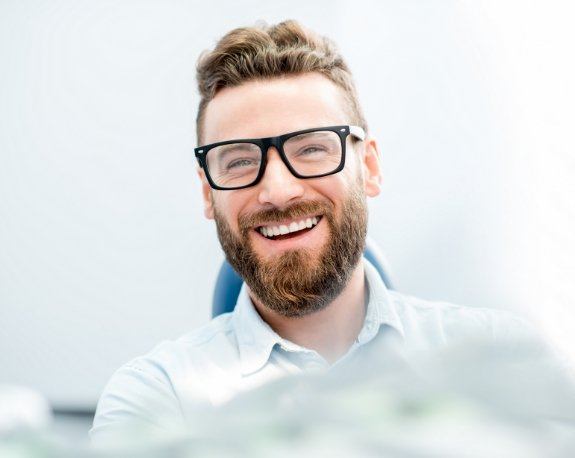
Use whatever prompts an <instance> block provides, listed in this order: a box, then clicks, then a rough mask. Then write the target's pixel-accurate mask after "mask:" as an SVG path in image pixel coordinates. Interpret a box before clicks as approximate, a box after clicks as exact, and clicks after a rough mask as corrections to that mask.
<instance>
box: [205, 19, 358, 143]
mask: <svg viewBox="0 0 575 458" xmlns="http://www.w3.org/2000/svg"><path fill="white" fill-rule="evenodd" d="M309 72H317V73H320V74H322V75H324V76H326V77H327V78H329V79H330V80H331V81H332V82H334V83H335V84H336V85H337V86H339V87H340V88H341V89H343V94H344V96H345V101H346V102H347V103H348V110H349V113H350V115H351V116H352V122H353V123H354V124H356V125H359V126H361V127H363V129H364V130H365V131H366V132H367V123H366V121H365V118H364V116H363V113H362V110H361V107H360V104H359V100H358V97H357V92H356V89H355V85H354V82H353V77H352V75H351V71H350V70H349V67H348V66H347V64H346V63H345V61H344V60H343V57H342V56H341V54H340V53H339V50H338V49H337V47H336V45H335V44H334V43H333V42H332V41H331V40H330V39H328V38H327V37H324V36H321V35H319V34H317V33H315V32H313V31H311V30H309V29H306V28H304V27H303V26H302V25H301V24H299V23H298V22H297V21H294V20H288V21H284V22H280V23H279V24H276V25H271V26H270V25H267V24H265V23H258V24H256V25H255V26H253V27H240V28H237V29H234V30H232V31H230V32H228V33H227V34H226V35H224V36H223V37H222V38H221V39H220V40H219V41H218V43H217V44H216V47H215V48H214V49H213V50H212V51H204V52H203V53H202V54H201V55H200V58H199V59H198V63H197V73H196V75H197V81H198V90H199V93H200V104H199V107H198V115H197V118H196V132H197V137H198V143H201V142H202V125H203V120H204V115H205V110H206V107H207V105H208V103H209V102H210V101H211V100H212V99H213V98H214V97H215V96H216V94H217V93H218V91H219V90H221V89H223V88H225V87H234V86H240V85H241V84H243V83H246V82H248V81H253V80H263V79H272V78H280V77H283V76H290V75H300V74H304V73H309Z"/></svg>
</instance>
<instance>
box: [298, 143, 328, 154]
mask: <svg viewBox="0 0 575 458" xmlns="http://www.w3.org/2000/svg"><path fill="white" fill-rule="evenodd" d="M324 151H325V147H323V146H318V145H310V146H306V147H305V148H302V149H301V150H300V152H299V154H300V155H304V156H305V155H308V154H313V153H318V152H319V153H322V152H324Z"/></svg>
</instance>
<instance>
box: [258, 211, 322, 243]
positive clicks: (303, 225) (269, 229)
mask: <svg viewBox="0 0 575 458" xmlns="http://www.w3.org/2000/svg"><path fill="white" fill-rule="evenodd" d="M321 219H322V216H321V215H319V216H311V217H309V218H301V219H294V220H293V221H291V222H289V223H286V224H277V225H276V224H269V225H266V226H259V227H257V228H256V231H257V232H259V233H260V234H261V235H263V236H264V237H265V238H267V239H270V240H284V239H290V238H293V237H297V236H299V235H302V234H305V233H306V232H309V231H311V230H313V228H314V227H315V226H317V224H318V223H319V222H320V221H321Z"/></svg>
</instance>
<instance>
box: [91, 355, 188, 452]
mask: <svg viewBox="0 0 575 458" xmlns="http://www.w3.org/2000/svg"><path fill="white" fill-rule="evenodd" d="M183 426H184V420H183V415H182V409H181V406H180V403H179V400H178V398H177V396H176V394H175V392H174V390H173V387H172V384H171V382H170V380H169V377H168V376H167V374H166V373H165V372H164V371H163V370H162V369H161V367H158V366H157V365H156V364H153V363H149V362H146V361H144V362H136V363H135V362H132V363H128V364H126V365H125V366H123V367H121V368H120V369H119V370H118V371H116V372H115V373H114V375H113V376H112V378H111V379H110V381H109V382H108V384H107V386H106V388H105V389H104V392H103V394H102V396H101V397H100V400H99V402H98V407H97V409H96V415H95V417H94V424H93V426H92V429H91V430H90V439H91V441H92V444H93V445H94V446H96V447H97V446H106V445H113V444H114V443H122V444H124V443H129V442H131V441H134V442H137V441H138V440H141V438H142V434H143V433H144V434H145V437H146V439H154V438H156V437H157V438H166V437H168V436H171V435H172V434H176V433H177V432H178V431H180V430H181V428H183Z"/></svg>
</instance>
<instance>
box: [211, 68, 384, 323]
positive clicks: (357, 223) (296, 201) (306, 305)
mask: <svg viewBox="0 0 575 458" xmlns="http://www.w3.org/2000/svg"><path fill="white" fill-rule="evenodd" d="M350 119H351V118H350V115H349V113H348V110H346V105H345V98H344V96H343V93H342V91H341V89H340V88H338V87H337V86H336V85H335V84H334V83H332V82H331V81H330V80H329V79H327V78H326V77H324V76H322V75H319V74H315V73H309V74H305V75H299V76H291V77H286V78H277V79H272V80H262V81H254V82H248V83H245V84H243V85H241V86H238V87H234V88H225V89H223V90H222V91H220V92H219V93H218V94H217V95H216V97H215V98H214V99H213V100H212V101H211V102H210V103H209V104H208V107H207V109H206V113H205V118H204V129H203V142H202V143H203V144H208V143H214V142H219V141H224V140H232V139H241V138H258V137H271V136H275V135H280V134H284V133H288V132H293V131H297V130H303V129H307V128H312V127H322V126H332V125H347V124H350V123H351V121H350ZM375 169H377V170H375ZM200 177H201V178H202V189H203V194H204V204H205V214H206V216H207V217H208V218H214V219H215V220H216V225H217V229H218V236H219V239H220V242H221V244H222V248H223V249H224V252H225V253H226V257H227V259H228V261H229V262H230V264H231V265H232V266H233V267H234V268H235V269H236V271H237V272H238V273H239V274H240V275H241V276H242V277H243V278H244V280H245V281H246V283H247V284H248V286H249V287H250V290H251V292H252V294H254V295H255V296H256V298H257V299H259V300H260V301H261V303H262V304H263V305H265V306H267V307H268V308H270V309H271V310H274V311H276V312H278V313H280V314H281V315H284V316H302V315H305V314H308V313H311V312H313V311H317V310H320V309H321V308H323V307H325V306H326V305H328V304H329V303H330V302H331V301H332V300H333V299H334V298H335V297H337V295H339V293H340V292H341V290H342V289H343V288H344V287H345V285H346V284H347V280H348V279H349V276H350V275H351V273H352V271H353V269H354V268H355V266H356V265H357V262H358V260H359V259H360V256H361V252H362V251H363V244H364V241H365V233H366V226H367V207H366V202H365V196H366V194H368V195H376V194H378V193H379V182H380V177H379V166H378V161H377V150H376V146H375V142H374V141H373V140H369V139H368V140H367V141H366V142H360V143H357V142H353V141H352V139H351V137H348V140H347V154H346V165H345V168H344V169H343V171H341V172H339V173H337V174H334V175H329V176H326V177H322V178H312V179H305V180H304V179H298V178H296V177H294V176H293V175H292V174H291V173H290V171H289V170H288V169H287V168H286V166H285V164H284V163H283V162H282V160H281V159H280V157H279V154H278V152H277V151H276V150H275V148H273V147H272V148H270V150H269V151H268V163H267V168H266V171H265V174H264V176H263V178H262V180H261V181H260V182H259V183H258V184H257V185H255V186H252V187H249V188H245V189H239V190H233V191H216V190H212V189H211V188H210V187H209V184H208V183H207V180H206V179H205V176H204V175H203V172H202V171H200ZM308 218H309V220H310V221H311V222H315V221H316V219H317V221H318V222H317V224H315V225H314V226H313V227H311V228H307V227H306V228H305V229H302V230H299V231H297V232H293V233H290V234H286V235H280V236H276V237H266V236H265V235H263V234H262V233H261V227H262V226H265V227H267V228H271V227H274V226H276V227H280V226H282V225H284V226H286V227H288V228H289V227H290V224H292V223H300V222H302V221H303V222H304V223H305V222H307V220H308ZM314 218H316V219H314ZM308 225H309V222H308ZM292 228H293V225H292Z"/></svg>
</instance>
